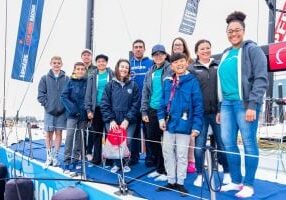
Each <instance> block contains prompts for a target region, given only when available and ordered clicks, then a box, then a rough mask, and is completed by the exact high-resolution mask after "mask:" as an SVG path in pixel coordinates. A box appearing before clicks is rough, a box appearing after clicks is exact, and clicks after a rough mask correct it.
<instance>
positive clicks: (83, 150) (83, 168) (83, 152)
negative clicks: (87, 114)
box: [80, 129, 86, 180]
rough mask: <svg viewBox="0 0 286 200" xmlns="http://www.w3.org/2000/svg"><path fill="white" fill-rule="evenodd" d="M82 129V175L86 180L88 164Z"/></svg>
mask: <svg viewBox="0 0 286 200" xmlns="http://www.w3.org/2000/svg"><path fill="white" fill-rule="evenodd" d="M80 131H81V146H82V149H81V157H82V158H81V161H82V169H81V170H82V177H83V179H84V180H86V168H85V167H86V164H85V143H84V131H83V129H81V130H80Z"/></svg>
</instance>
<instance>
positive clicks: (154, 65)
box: [151, 61, 170, 71]
mask: <svg viewBox="0 0 286 200" xmlns="http://www.w3.org/2000/svg"><path fill="white" fill-rule="evenodd" d="M169 66H170V63H169V62H168V61H165V62H164V64H163V66H162V67H161V68H163V69H166V68H168V67H169ZM151 69H152V70H151V71H154V70H155V69H157V66H156V64H153V65H152V68H151Z"/></svg>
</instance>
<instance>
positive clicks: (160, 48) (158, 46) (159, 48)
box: [151, 44, 167, 56]
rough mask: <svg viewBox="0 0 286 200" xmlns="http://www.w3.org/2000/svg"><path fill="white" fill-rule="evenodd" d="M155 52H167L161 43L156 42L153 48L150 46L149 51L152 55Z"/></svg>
mask: <svg viewBox="0 0 286 200" xmlns="http://www.w3.org/2000/svg"><path fill="white" fill-rule="evenodd" d="M157 52H162V53H164V54H167V53H166V49H165V47H164V46H163V45H161V44H156V45H155V46H153V48H152V53H151V54H152V56H153V55H154V54H155V53H157Z"/></svg>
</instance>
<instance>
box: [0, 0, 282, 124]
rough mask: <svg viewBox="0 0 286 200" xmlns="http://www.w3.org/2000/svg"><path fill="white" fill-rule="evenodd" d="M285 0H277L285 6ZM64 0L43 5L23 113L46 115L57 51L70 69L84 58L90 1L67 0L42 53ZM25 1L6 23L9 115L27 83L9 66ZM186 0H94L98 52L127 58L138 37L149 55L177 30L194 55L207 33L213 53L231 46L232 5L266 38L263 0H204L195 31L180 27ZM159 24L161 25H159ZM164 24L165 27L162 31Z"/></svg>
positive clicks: (0, 19)
mask: <svg viewBox="0 0 286 200" xmlns="http://www.w3.org/2000/svg"><path fill="white" fill-rule="evenodd" d="M284 1H285V0H278V1H277V6H278V8H281V7H282V5H283V3H284ZM61 2H62V0H47V1H45V5H44V13H43V19H42V31H41V38H40V44H39V48H38V61H37V62H36V63H39V65H38V66H36V70H35V76H34V77H35V78H34V82H33V83H32V84H31V86H30V90H29V92H28V94H27V97H26V98H25V101H24V104H23V106H22V108H21V110H20V115H21V116H26V115H33V116H36V117H40V118H42V117H43V109H42V108H41V106H40V104H39V103H38V102H37V100H36V99H37V86H38V82H39V79H40V77H41V76H42V75H44V74H46V73H47V71H48V70H49V68H50V66H49V61H50V58H51V57H52V56H53V55H60V56H62V58H63V62H64V67H63V70H65V71H66V72H67V74H70V73H71V70H72V66H73V63H75V62H76V61H78V60H80V53H81V50H82V49H83V48H84V46H85V23H86V22H85V20H86V1H84V0H72V1H71V0H66V1H65V2H64V5H63V9H62V11H61V13H60V16H59V18H58V21H57V23H56V26H55V29H54V30H53V33H52V36H51V38H50V40H49V42H48V44H47V47H46V49H45V51H44V53H43V56H42V58H41V59H40V60H39V56H40V53H41V52H42V51H43V46H44V44H45V43H46V41H47V36H48V33H49V32H50V31H51V26H52V23H53V20H54V19H55V16H56V13H57V10H58V8H59V5H60V3H61ZM21 3H22V1H19V0H9V1H8V27H7V33H8V37H7V97H6V104H7V105H6V110H7V115H8V116H15V114H16V111H17V110H18V109H19V106H20V103H21V99H22V98H23V95H24V91H25V90H26V88H27V86H28V84H27V83H25V82H21V81H16V80H12V79H11V78H10V76H11V69H12V63H13V58H14V49H15V45H16V37H17V32H18V23H19V17H20V9H21ZM185 4H186V0H95V32H94V37H95V38H94V39H95V40H94V48H95V49H94V50H95V51H94V52H95V55H96V54H99V53H105V54H107V55H108V56H109V57H110V63H109V65H110V67H112V68H113V66H114V63H115V62H116V61H117V60H118V59H119V58H128V51H129V50H130V49H131V44H132V41H133V40H135V39H138V38H141V39H143V40H144V41H145V42H146V48H147V49H146V55H147V56H150V49H151V48H152V46H153V45H155V44H157V43H162V44H164V45H165V46H166V48H167V51H170V48H171V42H172V40H173V39H174V38H175V37H177V36H182V37H184V38H185V39H186V40H187V42H188V45H189V48H190V50H191V52H192V56H194V51H193V49H194V44H195V42H196V41H197V40H199V39H202V38H206V39H208V40H210V41H211V42H212V45H213V46H212V47H213V53H214V54H215V53H220V52H222V51H223V49H224V48H226V47H227V46H229V43H228V41H227V38H226V34H225V29H226V23H225V18H226V16H227V15H228V14H229V13H231V12H233V11H234V10H240V11H243V12H245V13H246V15H247V17H246V21H245V22H246V36H245V38H247V39H252V40H254V41H255V42H257V43H258V44H259V45H263V44H267V26H268V8H267V6H266V3H265V1H264V0H239V1H237V0H218V1H215V0H201V1H200V4H199V10H198V17H197V24H196V28H195V31H194V33H193V35H191V36H189V35H185V34H181V33H179V32H178V28H179V25H180V22H181V18H182V15H183V11H184V8H185ZM0 5H1V6H0V36H1V41H0V70H1V71H3V69H4V43H5V38H4V30H5V0H0ZM160 27H161V28H160ZM160 30H161V31H160ZM0 77H1V78H0V81H1V83H0V98H1V99H0V106H1V108H0V109H1V110H0V112H1V114H0V116H2V102H3V73H1V74H0Z"/></svg>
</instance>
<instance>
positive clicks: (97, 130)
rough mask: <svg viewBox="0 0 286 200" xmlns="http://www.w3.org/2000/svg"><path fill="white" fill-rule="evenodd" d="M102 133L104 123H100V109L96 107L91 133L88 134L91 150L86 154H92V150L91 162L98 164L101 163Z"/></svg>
mask: <svg viewBox="0 0 286 200" xmlns="http://www.w3.org/2000/svg"><path fill="white" fill-rule="evenodd" d="M103 131H104V122H103V121H102V114H101V111H100V107H96V108H95V111H94V114H93V120H92V125H91V131H90V132H89V142H88V143H89V145H91V148H90V149H91V150H90V151H87V153H90V154H91V152H92V150H93V159H92V162H94V163H98V164H99V163H100V162H101V153H102V136H103Z"/></svg>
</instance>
